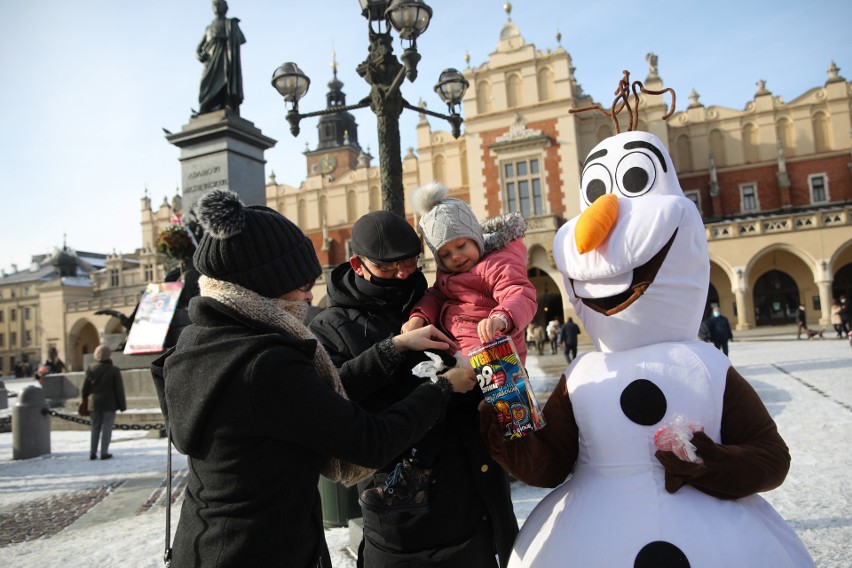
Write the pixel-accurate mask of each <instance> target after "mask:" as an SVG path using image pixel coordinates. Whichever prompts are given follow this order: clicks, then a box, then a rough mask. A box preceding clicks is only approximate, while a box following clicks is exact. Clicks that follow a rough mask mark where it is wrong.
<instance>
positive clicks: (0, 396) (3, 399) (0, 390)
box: [0, 381, 9, 409]
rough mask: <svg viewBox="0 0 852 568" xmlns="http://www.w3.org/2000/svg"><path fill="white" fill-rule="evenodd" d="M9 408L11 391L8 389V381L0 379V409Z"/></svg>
mask: <svg viewBox="0 0 852 568" xmlns="http://www.w3.org/2000/svg"><path fill="white" fill-rule="evenodd" d="M3 408H9V391H7V390H6V383H4V382H3V381H0V409H3Z"/></svg>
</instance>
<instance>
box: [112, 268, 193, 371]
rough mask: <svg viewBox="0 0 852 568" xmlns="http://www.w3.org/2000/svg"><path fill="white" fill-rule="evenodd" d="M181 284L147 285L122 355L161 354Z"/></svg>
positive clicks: (181, 287) (152, 283)
mask: <svg viewBox="0 0 852 568" xmlns="http://www.w3.org/2000/svg"><path fill="white" fill-rule="evenodd" d="M182 289H183V282H162V283H159V284H157V283H154V282H151V283H150V284H148V288H146V290H145V293H144V294H142V299H141V300H139V306H138V307H137V308H136V317H135V318H134V319H133V325H132V326H131V327H130V334H129V335H128V337H127V344H126V345H125V347H124V354H125V355H135V354H139V353H160V352H161V351H162V350H163V344H164V343H165V342H166V334H168V333H169V326H170V325H171V323H172V317H173V316H174V314H175V308H176V307H177V303H178V298H179V297H180V292H181V290H182Z"/></svg>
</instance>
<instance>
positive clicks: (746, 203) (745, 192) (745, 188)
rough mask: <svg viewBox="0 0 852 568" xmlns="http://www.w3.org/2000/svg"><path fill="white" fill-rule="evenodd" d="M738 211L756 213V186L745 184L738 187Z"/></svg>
mask: <svg viewBox="0 0 852 568" xmlns="http://www.w3.org/2000/svg"><path fill="white" fill-rule="evenodd" d="M740 210H741V211H742V212H743V213H745V212H748V211H757V210H758V203H757V186H756V185H755V184H753V183H745V184H743V185H741V186H740Z"/></svg>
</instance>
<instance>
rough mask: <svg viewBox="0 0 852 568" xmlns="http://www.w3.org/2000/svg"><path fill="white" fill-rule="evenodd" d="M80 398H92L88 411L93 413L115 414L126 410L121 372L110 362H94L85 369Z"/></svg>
mask: <svg viewBox="0 0 852 568" xmlns="http://www.w3.org/2000/svg"><path fill="white" fill-rule="evenodd" d="M81 394H82V397H83V398H84V399H85V398H86V397H88V396H90V395H91V397H92V400H91V403H90V404H89V410H90V411H95V412H115V411H116V410H121V411H122V412H124V411H125V410H127V400H126V399H125V397H124V381H123V380H122V379H121V371H119V370H118V367H116V366H115V365H113V364H112V361H111V360H109V359H107V360H106V361H96V362H95V363H92V364H91V365H89V367H88V368H87V369H86V379H85V380H84V381H83V391H82V393H81Z"/></svg>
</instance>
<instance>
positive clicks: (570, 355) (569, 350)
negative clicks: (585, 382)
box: [559, 318, 580, 364]
mask: <svg viewBox="0 0 852 568" xmlns="http://www.w3.org/2000/svg"><path fill="white" fill-rule="evenodd" d="M578 335H580V326H578V325H577V324H576V323H574V318H568V321H566V322H565V323H564V324H563V325H562V329H561V330H559V343H560V344H561V345H562V349H563V351H564V353H565V361H566V362H567V363H568V364H570V363H571V361H573V360H574V359H576V358H577V336H578Z"/></svg>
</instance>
